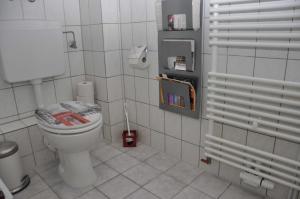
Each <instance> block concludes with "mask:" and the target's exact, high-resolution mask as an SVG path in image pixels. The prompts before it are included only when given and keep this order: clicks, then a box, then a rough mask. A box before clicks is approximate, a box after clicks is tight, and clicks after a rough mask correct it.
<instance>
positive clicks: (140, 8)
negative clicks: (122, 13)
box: [131, 0, 147, 22]
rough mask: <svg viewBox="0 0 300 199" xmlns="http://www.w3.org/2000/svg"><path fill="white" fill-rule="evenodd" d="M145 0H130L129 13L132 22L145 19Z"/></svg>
mask: <svg viewBox="0 0 300 199" xmlns="http://www.w3.org/2000/svg"><path fill="white" fill-rule="evenodd" d="M146 6H147V3H146V0H131V8H132V9H131V14H132V21H133V22H140V21H146V20H147V8H146Z"/></svg>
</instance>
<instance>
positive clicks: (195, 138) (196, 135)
mask: <svg viewBox="0 0 300 199" xmlns="http://www.w3.org/2000/svg"><path fill="white" fill-rule="evenodd" d="M200 132H201V131H200V121H199V120H198V119H193V118H190V117H186V116H182V139H183V140H185V141H187V142H190V143H193V144H196V145H199V144H200V135H201V133H200Z"/></svg>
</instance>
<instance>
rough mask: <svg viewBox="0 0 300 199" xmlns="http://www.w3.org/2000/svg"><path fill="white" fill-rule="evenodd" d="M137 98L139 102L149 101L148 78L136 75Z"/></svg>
mask: <svg viewBox="0 0 300 199" xmlns="http://www.w3.org/2000/svg"><path fill="white" fill-rule="evenodd" d="M135 98H136V100H137V101H139V102H144V103H149V82H148V79H145V78H140V77H135Z"/></svg>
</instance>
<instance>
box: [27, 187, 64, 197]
mask: <svg viewBox="0 0 300 199" xmlns="http://www.w3.org/2000/svg"><path fill="white" fill-rule="evenodd" d="M30 199H59V198H58V197H57V195H56V194H55V193H54V192H53V191H51V189H47V190H45V191H42V192H40V193H38V194H36V195H35V196H33V197H31V198H30Z"/></svg>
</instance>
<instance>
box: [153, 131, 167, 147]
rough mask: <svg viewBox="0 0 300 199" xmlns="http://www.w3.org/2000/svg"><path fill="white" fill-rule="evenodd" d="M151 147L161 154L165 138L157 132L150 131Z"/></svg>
mask: <svg viewBox="0 0 300 199" xmlns="http://www.w3.org/2000/svg"><path fill="white" fill-rule="evenodd" d="M151 146H152V147H153V148H155V149H157V150H159V151H161V152H164V151H165V136H164V135H163V134H161V133H159V132H156V131H151Z"/></svg>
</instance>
